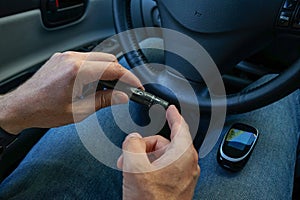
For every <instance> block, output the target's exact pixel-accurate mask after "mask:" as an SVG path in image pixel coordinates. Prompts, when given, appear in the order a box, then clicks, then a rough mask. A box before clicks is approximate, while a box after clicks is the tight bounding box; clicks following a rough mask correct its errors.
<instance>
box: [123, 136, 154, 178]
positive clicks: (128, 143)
mask: <svg viewBox="0 0 300 200" xmlns="http://www.w3.org/2000/svg"><path fill="white" fill-rule="evenodd" d="M146 150H147V145H146V142H145V141H144V140H143V138H142V136H140V135H139V134H138V133H132V134H130V135H128V136H127V137H126V139H125V141H124V142H123V155H122V156H121V157H123V158H122V169H123V171H124V172H131V173H142V172H146V171H149V170H150V166H151V164H150V161H149V159H148V156H147V153H146Z"/></svg>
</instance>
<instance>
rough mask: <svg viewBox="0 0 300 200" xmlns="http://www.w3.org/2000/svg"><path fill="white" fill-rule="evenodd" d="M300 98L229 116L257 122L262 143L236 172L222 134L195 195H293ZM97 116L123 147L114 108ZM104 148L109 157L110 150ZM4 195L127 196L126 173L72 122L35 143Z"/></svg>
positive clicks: (204, 162) (136, 112)
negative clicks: (225, 155) (87, 142)
mask: <svg viewBox="0 0 300 200" xmlns="http://www.w3.org/2000/svg"><path fill="white" fill-rule="evenodd" d="M299 99H300V92H299V91H297V92H295V93H293V94H292V95H290V96H288V97H286V98H284V99H282V100H281V101H279V102H277V103H275V104H272V105H269V106H267V107H264V108H262V109H259V110H255V111H252V112H249V113H245V114H240V115H232V116H228V117H227V120H226V126H230V124H232V123H234V122H245V123H248V124H251V125H253V126H255V127H256V128H257V129H258V130H259V131H260V138H259V140H258V143H257V145H256V147H255V149H254V152H253V154H252V156H251V158H250V160H249V161H248V163H247V165H246V166H245V168H244V169H243V170H242V171H241V172H239V173H231V172H228V171H226V170H224V169H222V168H221V167H220V166H218V164H217V162H216V152H217V148H218V145H219V142H220V140H221V138H222V137H220V139H219V141H218V144H216V145H215V148H214V149H213V150H212V151H211V152H210V153H209V154H208V155H207V156H206V157H205V158H203V159H200V160H199V164H200V167H201V175H200V178H199V181H198V184H197V187H196V190H195V196H194V199H287V198H291V195H292V189H293V177H294V167H295V160H296V149H297V143H298V140H299V132H300V131H299V130H300V128H299V124H300V123H299V122H300V106H299V103H300V100H299ZM131 106H132V109H131V110H132V113H131V114H132V117H133V118H134V117H136V118H137V119H140V117H142V116H143V115H141V113H140V112H141V111H140V109H139V106H138V105H136V104H131ZM124 107H126V106H124V105H119V106H115V107H113V108H116V109H118V110H119V111H120V112H119V115H120V116H119V117H120V118H121V119H122V110H123V109H124ZM97 117H98V119H99V123H100V124H101V126H102V128H103V130H104V132H105V133H106V134H107V137H108V138H109V139H110V140H111V141H112V142H113V143H114V144H115V145H118V146H121V144H122V141H123V139H124V137H125V136H126V134H125V133H124V132H123V131H122V130H121V129H119V127H118V125H117V124H115V122H114V120H113V119H114V118H113V116H112V112H111V108H105V109H102V110H100V111H98V112H97ZM90 121H91V118H88V119H86V120H85V121H84V122H82V124H84V127H86V130H85V131H86V134H89V132H95V131H97V127H95V126H94V125H93V123H90ZM141 121H143V120H141ZM124 122H126V119H124ZM132 129H134V127H133V128H132ZM91 139H92V140H93V139H94V138H91ZM100 139H101V138H100ZM103 152H104V154H106V155H110V152H105V149H103ZM0 198H1V199H122V173H121V172H120V171H118V170H116V169H112V168H110V167H107V166H106V165H104V164H102V163H101V162H99V161H98V160H97V159H96V158H94V157H93V156H92V155H91V154H90V153H89V151H88V150H87V149H86V148H85V147H84V146H83V143H82V142H81V140H80V138H79V136H78V134H77V130H76V127H75V125H74V124H72V125H68V126H64V127H60V128H54V129H51V130H50V131H49V132H48V133H47V134H46V135H45V136H44V137H43V138H42V139H41V140H40V141H39V142H38V143H37V144H36V145H35V146H34V147H33V149H32V150H31V151H30V153H29V154H28V155H27V157H26V158H25V159H24V160H23V161H22V162H21V164H20V165H19V166H18V167H17V169H16V170H15V171H14V172H13V173H12V174H11V175H10V176H9V177H7V178H6V179H5V180H4V181H3V182H2V183H1V185H0Z"/></svg>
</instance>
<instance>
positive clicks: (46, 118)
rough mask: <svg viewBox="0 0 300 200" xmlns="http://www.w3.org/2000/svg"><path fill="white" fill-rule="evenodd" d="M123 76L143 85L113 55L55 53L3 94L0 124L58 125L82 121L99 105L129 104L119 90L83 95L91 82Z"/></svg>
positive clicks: (12, 127)
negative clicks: (20, 83) (32, 73)
mask: <svg viewBox="0 0 300 200" xmlns="http://www.w3.org/2000/svg"><path fill="white" fill-rule="evenodd" d="M121 78H122V81H124V82H127V83H129V84H131V85H134V86H136V87H142V85H141V83H140V81H139V80H138V79H137V78H136V77H135V76H134V75H133V74H132V73H130V72H129V71H128V70H127V69H125V68H123V67H122V66H121V65H120V64H118V61H117V59H116V57H115V56H113V55H110V54H105V53H99V52H93V53H77V52H65V53H56V54H54V55H53V56H52V57H51V59H50V60H48V62H47V63H45V64H44V66H43V67H42V68H41V69H40V70H39V71H38V72H37V73H36V74H35V75H34V76H33V77H32V78H31V79H29V80H28V81H27V82H26V83H25V84H23V85H21V86H20V87H19V88H17V89H16V90H15V91H13V92H11V93H9V94H7V95H4V96H1V97H0V127H2V128H3V129H5V130H6V131H8V132H10V133H19V132H20V131H22V130H23V129H26V128H29V127H41V128H50V127H56V126H61V125H65V124H69V123H73V122H77V121H81V120H83V119H84V118H86V117H87V116H89V115H90V114H91V113H93V112H95V110H98V109H100V108H103V107H106V106H110V105H112V104H119V103H126V102H127V101H128V97H127V95H126V94H124V93H122V92H118V91H114V92H112V90H100V91H97V92H96V93H93V94H90V95H86V96H84V94H83V88H84V86H86V85H87V84H89V83H92V82H95V81H98V80H99V79H102V80H116V79H121ZM74 117H75V118H74ZM74 119H75V120H74Z"/></svg>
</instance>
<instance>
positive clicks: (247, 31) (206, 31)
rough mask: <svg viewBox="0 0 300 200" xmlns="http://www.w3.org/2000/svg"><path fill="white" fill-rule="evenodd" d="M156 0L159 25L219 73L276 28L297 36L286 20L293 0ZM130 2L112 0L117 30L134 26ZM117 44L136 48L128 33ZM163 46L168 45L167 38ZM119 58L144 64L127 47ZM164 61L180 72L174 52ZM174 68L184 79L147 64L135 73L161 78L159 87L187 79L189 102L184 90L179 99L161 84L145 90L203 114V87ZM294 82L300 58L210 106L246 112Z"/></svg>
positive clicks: (207, 105) (298, 81) (207, 103)
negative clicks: (193, 44)
mask: <svg viewBox="0 0 300 200" xmlns="http://www.w3.org/2000/svg"><path fill="white" fill-rule="evenodd" d="M156 3H157V6H158V9H159V13H160V20H161V26H162V27H163V28H167V29H172V30H175V31H178V32H180V33H182V34H185V35H187V36H189V37H191V38H193V39H194V40H195V41H197V42H198V43H199V44H201V45H202V46H203V47H204V48H205V50H206V51H207V52H208V53H209V54H210V56H211V57H212V59H213V60H214V62H215V63H216V65H217V67H218V69H219V72H220V73H221V74H224V73H225V72H226V71H228V70H229V69H231V68H232V67H233V66H234V65H236V64H237V63H238V62H240V61H241V60H243V59H244V58H246V57H247V56H249V55H251V54H253V53H254V52H256V51H258V50H260V49H261V48H262V47H264V46H265V45H266V44H268V43H269V42H270V41H272V39H274V38H275V37H276V33H277V32H278V31H279V32H280V31H282V30H283V31H284V32H285V33H290V34H299V33H298V32H297V31H296V32H295V31H294V29H293V25H292V23H291V19H292V16H294V15H296V11H297V10H298V8H299V7H300V4H299V3H298V4H297V2H296V3H294V5H289V7H286V5H285V4H283V1H282V0H272V1H260V0H252V1H250V0H249V1H224V0H201V1H194V0H184V1H183V0H177V1H174V0H156ZM131 5H132V1H131V0H113V13H114V23H115V28H116V31H117V32H118V33H121V32H124V31H127V30H130V29H133V28H134V27H133V21H132V17H131ZM285 9H290V11H289V12H290V13H292V15H290V18H286V16H284V14H285V13H286V12H284V11H285ZM287 19H288V20H290V21H289V22H288V23H287V22H286V21H285V20H287ZM171 42H176V41H171ZM120 43H121V46H122V48H123V49H125V50H126V49H138V47H137V46H136V45H137V44H136V43H137V42H136V38H135V37H134V36H132V35H130V36H129V37H127V38H125V39H121V40H120ZM164 44H165V45H168V41H167V42H165V43H164ZM130 45H131V46H130ZM125 57H126V59H127V61H128V63H129V64H130V66H131V67H135V66H138V65H146V63H147V58H146V57H145V55H144V54H143V52H142V51H141V50H136V51H131V52H130V53H127V54H126V55H125ZM174 60H175V62H174ZM177 63H180V64H177ZM165 64H166V65H168V66H171V67H172V68H174V69H176V70H181V68H182V66H183V65H182V62H181V61H179V60H178V58H176V56H175V57H174V55H172V54H168V53H167V54H166V55H165ZM185 64H187V63H185ZM165 70H167V69H165ZM180 72H181V73H182V74H183V76H184V77H186V79H184V80H183V79H181V78H179V77H178V76H173V75H172V73H163V72H162V71H159V70H158V71H155V70H153V69H152V68H151V67H149V68H146V69H145V70H144V71H143V73H140V74H138V75H139V77H140V78H141V79H144V80H147V79H149V77H159V78H157V80H163V85H180V83H181V82H182V81H187V80H188V82H189V84H190V85H192V86H193V88H194V89H195V93H196V95H197V99H198V101H193V102H192V101H190V98H189V95H188V94H184V91H181V92H183V95H180V97H179V98H180V99H177V100H176V99H175V98H178V97H175V96H173V95H171V94H170V93H168V92H166V90H165V88H164V87H160V86H159V85H157V84H155V85H152V86H151V91H152V92H154V93H155V94H157V95H159V96H160V97H163V98H165V99H166V100H169V101H170V102H176V101H181V102H185V103H187V104H194V105H196V106H199V107H200V109H201V111H206V112H209V111H210V110H211V106H212V105H211V100H210V98H209V96H208V95H207V93H205V92H203V91H204V90H205V89H207V88H206V86H205V84H203V81H202V80H201V78H197V77H195V73H194V71H193V70H191V71H189V70H183V71H182V70H181V71H180ZM153 74H155V76H153ZM170 74H171V75H170ZM299 85H300V59H299V60H297V61H296V62H295V63H294V64H293V65H292V66H290V67H289V68H288V69H286V70H285V71H284V72H282V73H281V74H279V75H278V76H276V77H274V78H273V79H271V80H269V81H267V82H265V83H263V84H261V85H259V86H257V87H255V88H252V89H249V90H243V91H241V92H238V93H235V94H230V95H227V96H225V97H224V98H226V101H224V98H219V99H217V100H215V104H214V105H213V106H217V107H222V106H226V108H227V113H242V112H247V111H251V110H254V109H257V108H260V107H263V106H265V105H268V104H271V103H273V102H275V101H277V100H279V99H280V98H282V97H284V96H286V95H288V94H290V93H291V92H293V91H294V90H296V89H297V88H299Z"/></svg>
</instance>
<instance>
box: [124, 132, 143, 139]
mask: <svg viewBox="0 0 300 200" xmlns="http://www.w3.org/2000/svg"><path fill="white" fill-rule="evenodd" d="M127 137H128V138H130V137H135V138H143V137H142V136H141V135H140V134H138V133H130V134H129V135H127Z"/></svg>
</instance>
